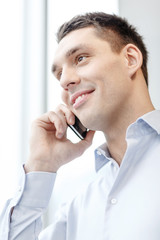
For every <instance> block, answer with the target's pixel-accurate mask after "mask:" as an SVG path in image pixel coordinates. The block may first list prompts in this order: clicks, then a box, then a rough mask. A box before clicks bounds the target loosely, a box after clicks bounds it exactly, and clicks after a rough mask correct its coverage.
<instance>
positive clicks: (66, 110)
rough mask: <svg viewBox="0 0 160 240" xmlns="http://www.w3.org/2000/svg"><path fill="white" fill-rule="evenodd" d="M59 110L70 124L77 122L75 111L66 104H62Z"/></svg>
mask: <svg viewBox="0 0 160 240" xmlns="http://www.w3.org/2000/svg"><path fill="white" fill-rule="evenodd" d="M57 111H61V112H63V114H64V116H65V118H66V122H67V123H68V124H70V125H73V124H74V123H75V116H74V114H73V112H72V111H71V110H70V109H69V108H68V107H67V106H65V105H64V104H61V105H59V106H58V108H57Z"/></svg>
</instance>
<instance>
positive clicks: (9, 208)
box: [0, 13, 160, 240]
mask: <svg viewBox="0 0 160 240" xmlns="http://www.w3.org/2000/svg"><path fill="white" fill-rule="evenodd" d="M57 36H58V42H59V44H58V48H57V51H56V54H55V59H54V63H53V67H52V70H53V73H54V75H55V76H56V78H57V79H58V80H59V82H60V85H61V87H62V91H63V93H62V98H63V101H64V103H65V105H60V106H59V107H58V108H57V109H56V111H54V112H49V113H46V114H44V115H43V116H41V117H40V118H38V119H37V120H35V122H34V123H33V125H32V136H31V142H30V156H29V159H28V161H27V162H26V164H25V166H24V170H25V173H26V175H25V174H24V173H23V176H22V189H21V191H20V192H19V194H17V195H16V197H15V198H13V199H12V200H10V201H8V203H7V204H6V208H5V209H4V212H3V214H2V217H1V222H2V224H1V235H0V236H1V239H3V240H7V239H10V240H11V239H12V240H13V239H16V240H18V239H20V240H25V239H26V240H28V239H29V240H35V239H41V240H44V239H45V240H51V239H53V240H82V239H83V240H90V239H94V240H102V239H105V240H110V239H112V240H128V239H130V240H133V239H134V240H135V239H136V240H142V239H145V240H150V239H154V240H159V239H160V228H159V222H160V211H159V208H160V188H159V186H158V183H159V181H160V174H159V171H160V124H159V120H160V111H158V110H155V109H154V107H153V105H152V102H151V100H150V97H149V93H148V88H147V85H148V75H147V51H146V48H145V45H144V43H143V41H142V38H141V36H140V35H139V34H138V33H137V32H136V30H135V29H134V28H133V27H132V26H131V25H129V24H128V23H127V22H126V21H125V20H124V19H121V18H119V17H117V16H115V15H108V14H105V13H88V14H85V15H83V16H77V17H75V18H73V19H72V20H71V21H69V22H68V23H65V24H64V25H63V26H62V27H61V28H60V30H59V32H58V35H57ZM75 115H76V116H77V117H78V118H79V119H80V121H81V122H82V123H83V125H84V126H86V127H87V128H88V129H91V130H90V131H89V132H88V134H87V136H86V138H85V139H84V140H82V141H80V142H79V143H76V144H73V143H72V142H71V141H69V140H68V139H67V137H66V130H67V126H68V125H67V124H74V121H75ZM97 130H98V131H102V132H103V133H104V135H105V138H106V143H105V144H104V145H103V146H101V147H99V148H98V150H96V151H95V158H96V170H97V171H98V170H99V169H100V168H101V167H102V166H103V165H105V168H106V169H105V171H106V174H105V176H99V177H97V179H96V180H95V181H93V182H92V183H91V184H89V186H88V187H87V188H86V189H85V190H84V191H83V193H81V194H79V195H77V196H76V197H75V198H74V199H73V200H72V201H71V202H70V203H67V204H66V205H65V206H62V208H61V210H60V212H59V213H58V214H57V218H56V221H55V222H54V223H53V224H52V225H51V226H50V227H49V228H47V229H46V230H44V231H42V232H41V233H40V231H41V220H40V217H41V216H42V214H43V211H44V210H45V209H46V207H47V205H48V202H49V198H50V195H51V192H52V187H53V185H54V180H55V177H56V171H57V170H58V169H59V167H60V166H62V165H63V164H65V163H67V162H69V161H71V160H73V159H74V158H76V157H78V156H80V155H82V153H83V152H84V151H85V150H86V149H87V148H88V147H89V146H90V145H91V142H92V139H93V135H94V131H97Z"/></svg>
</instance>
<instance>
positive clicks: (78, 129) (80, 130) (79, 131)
mask: <svg viewBox="0 0 160 240" xmlns="http://www.w3.org/2000/svg"><path fill="white" fill-rule="evenodd" d="M68 126H69V127H70V128H71V129H72V131H73V132H74V133H75V134H76V135H77V136H78V137H79V138H80V139H81V140H83V139H84V138H85V137H86V134H87V131H88V129H87V128H86V127H84V126H83V124H82V123H81V122H80V120H79V119H78V118H77V117H76V116H75V124H74V125H69V124H68Z"/></svg>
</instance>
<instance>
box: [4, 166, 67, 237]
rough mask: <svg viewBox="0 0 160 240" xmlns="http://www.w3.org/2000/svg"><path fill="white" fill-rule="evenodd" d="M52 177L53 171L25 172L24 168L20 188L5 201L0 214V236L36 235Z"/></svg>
mask: <svg viewBox="0 0 160 240" xmlns="http://www.w3.org/2000/svg"><path fill="white" fill-rule="evenodd" d="M55 178H56V174H55V173H47V172H32V173H28V174H25V173H24V171H23V173H22V176H21V180H20V181H21V186H20V188H19V190H18V191H17V193H16V195H15V197H14V198H13V199H10V200H8V201H7V203H6V206H5V207H4V210H3V212H2V214H1V216H0V239H3V240H15V239H16V240H22V239H23V240H28V239H29V240H37V239H38V236H39V233H40V232H41V229H42V223H41V216H42V214H43V212H44V211H45V210H46V208H47V206H48V203H49V200H50V197H51V194H52V190H53V186H54V182H55ZM13 208H14V210H13V213H12V214H11V212H12V209H13ZM63 226H64V224H63ZM41 239H42V240H43V239H45V238H43V237H42V238H41ZM47 240H49V238H48V239H47Z"/></svg>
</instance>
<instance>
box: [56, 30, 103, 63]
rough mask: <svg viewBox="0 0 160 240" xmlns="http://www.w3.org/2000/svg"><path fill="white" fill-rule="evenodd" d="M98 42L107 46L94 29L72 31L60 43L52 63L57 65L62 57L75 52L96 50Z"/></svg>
mask: <svg viewBox="0 0 160 240" xmlns="http://www.w3.org/2000/svg"><path fill="white" fill-rule="evenodd" d="M100 42H101V43H102V42H104V43H105V44H107V41H105V40H103V39H101V38H100V37H98V35H97V34H96V30H95V28H94V27H86V28H82V29H78V30H74V31H72V32H70V33H69V34H67V35H66V36H65V37H64V38H63V39H62V40H61V41H60V43H59V45H58V47H57V50H56V52H55V57H54V63H55V64H56V63H58V62H59V60H61V59H63V58H64V57H65V58H66V57H69V56H70V55H71V54H74V53H75V52H76V51H77V50H81V49H82V50H87V49H88V50H93V49H94V48H96V47H97V48H98V46H99V44H100Z"/></svg>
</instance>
